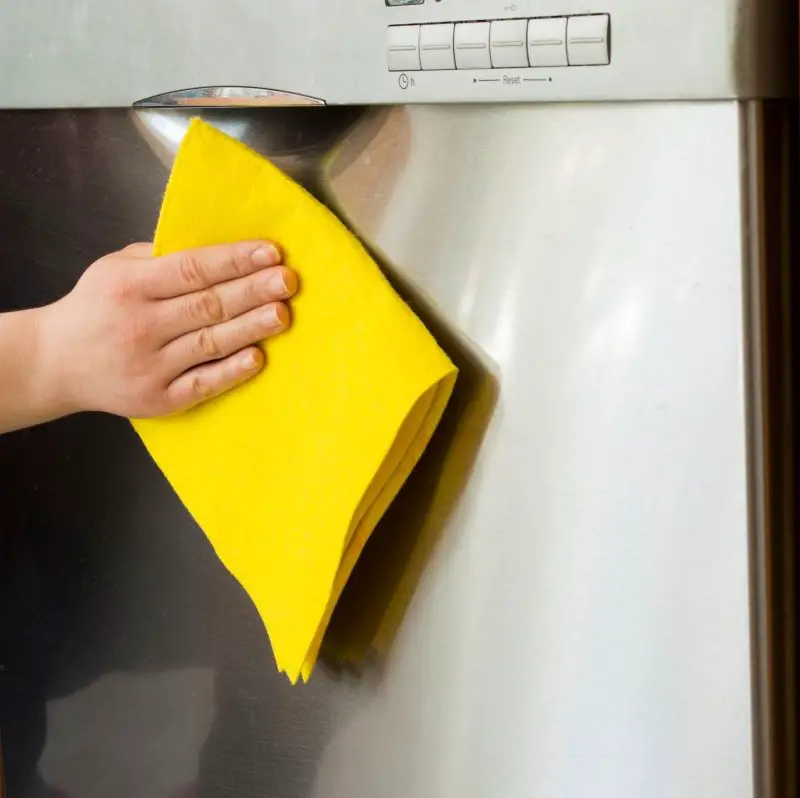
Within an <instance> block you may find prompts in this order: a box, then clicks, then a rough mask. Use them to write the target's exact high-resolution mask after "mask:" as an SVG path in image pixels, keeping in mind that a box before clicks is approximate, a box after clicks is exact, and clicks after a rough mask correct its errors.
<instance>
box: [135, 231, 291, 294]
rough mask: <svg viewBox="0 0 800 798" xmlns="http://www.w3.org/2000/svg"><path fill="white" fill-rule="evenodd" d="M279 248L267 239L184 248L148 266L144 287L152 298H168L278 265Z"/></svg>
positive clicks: (280, 258)
mask: <svg viewBox="0 0 800 798" xmlns="http://www.w3.org/2000/svg"><path fill="white" fill-rule="evenodd" d="M281 261H282V255H281V251H280V249H278V247H277V246H276V245H275V244H273V243H272V242H270V241H240V242H238V243H236V244H220V245H218V246H213V247H202V248H199V249H187V250H185V251H183V252H176V253H174V254H172V255H164V256H163V257H160V258H156V259H155V260H153V261H152V263H151V264H149V265H148V269H147V275H146V276H145V278H144V282H145V285H144V290H145V292H146V293H147V294H148V295H149V296H151V297H153V298H154V299H171V298H172V297H176V296H183V295H184V294H191V293H194V292H195V291H202V290H203V289H205V288H210V287H211V286H214V285H217V284H218V283H224V282H227V281H228V280H235V279H237V278H239V277H246V276H247V275H248V274H253V273H254V272H257V271H260V270H261V269H266V268H269V267H271V266H278V265H279V264H280V263H281Z"/></svg>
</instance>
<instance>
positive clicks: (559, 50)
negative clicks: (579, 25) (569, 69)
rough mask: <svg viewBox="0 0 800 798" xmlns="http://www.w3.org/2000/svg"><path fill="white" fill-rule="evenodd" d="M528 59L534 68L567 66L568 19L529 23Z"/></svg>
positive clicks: (536, 20) (554, 18)
mask: <svg viewBox="0 0 800 798" xmlns="http://www.w3.org/2000/svg"><path fill="white" fill-rule="evenodd" d="M528 59H529V60H530V63H531V66H532V67H564V66H567V63H568V62H567V18H566V17H550V18H549V19H531V20H529V21H528Z"/></svg>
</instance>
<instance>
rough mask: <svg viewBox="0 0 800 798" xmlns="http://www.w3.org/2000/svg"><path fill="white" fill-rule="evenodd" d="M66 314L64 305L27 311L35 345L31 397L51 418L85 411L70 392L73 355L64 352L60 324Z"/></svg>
mask: <svg viewBox="0 0 800 798" xmlns="http://www.w3.org/2000/svg"><path fill="white" fill-rule="evenodd" d="M62 311H63V308H62V307H61V302H60V301H59V302H55V303H53V304H52V305H45V306H44V307H41V308H34V309H32V310H28V311H24V312H25V313H27V314H30V318H29V319H28V320H27V324H28V329H29V335H30V336H31V341H32V358H31V362H32V364H31V371H30V378H31V387H30V393H31V395H32V397H34V398H35V401H36V403H37V405H38V409H39V410H40V412H41V413H42V414H43V415H46V416H47V417H48V418H60V417H61V416H68V415H72V414H73V413H77V412H79V411H80V410H81V409H82V408H81V407H80V406H79V403H78V402H77V400H76V398H75V396H74V393H73V391H72V390H71V388H70V380H69V366H70V358H69V352H68V351H64V350H65V348H66V347H65V341H64V338H63V335H62V334H61V332H60V328H61V325H60V324H59V323H58V317H59V316H60V315H61V313H62Z"/></svg>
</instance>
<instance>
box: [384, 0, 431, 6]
mask: <svg viewBox="0 0 800 798" xmlns="http://www.w3.org/2000/svg"><path fill="white" fill-rule="evenodd" d="M424 2H425V0H386V5H387V6H421V5H422V4H423V3H424Z"/></svg>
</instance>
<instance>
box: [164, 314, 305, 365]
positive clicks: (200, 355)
mask: <svg viewBox="0 0 800 798" xmlns="http://www.w3.org/2000/svg"><path fill="white" fill-rule="evenodd" d="M289 323H290V316H289V309H288V308H287V307H286V305H284V304H283V303H282V302H273V303H272V304H270V305H267V306H266V307H259V308H255V309H254V310H251V311H248V312H247V313H243V314H242V315H241V316H238V317H237V318H235V319H231V320H230V321H226V322H223V323H222V324H217V325H214V326H211V327H201V328H200V329H199V330H194V331H192V332H190V333H187V334H186V335H182V336H181V337H180V338H176V339H175V340H174V341H172V342H171V343H169V344H167V346H166V347H164V358H165V362H166V366H167V368H168V369H169V370H170V371H171V372H174V373H178V372H182V371H185V370H186V369H189V368H192V367H193V366H196V365H199V364H200V363H207V362H208V361H210V360H220V359H222V358H225V357H228V356H229V355H231V354H233V353H234V352H238V351H239V350H240V349H244V348H245V347H248V346H251V345H252V344H255V343H257V342H258V341H263V340H264V339H265V338H270V337H272V336H274V335H277V334H279V333H281V332H283V331H284V330H285V329H286V328H287V327H288V326H289Z"/></svg>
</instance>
